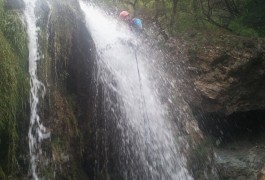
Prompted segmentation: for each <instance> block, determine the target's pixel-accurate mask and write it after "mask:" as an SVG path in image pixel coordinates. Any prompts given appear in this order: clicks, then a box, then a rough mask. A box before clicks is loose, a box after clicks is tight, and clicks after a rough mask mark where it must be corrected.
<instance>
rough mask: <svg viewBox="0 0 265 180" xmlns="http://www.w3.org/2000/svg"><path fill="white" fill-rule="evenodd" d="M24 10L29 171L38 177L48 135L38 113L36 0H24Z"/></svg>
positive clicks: (41, 90) (42, 91) (40, 92)
mask: <svg viewBox="0 0 265 180" xmlns="http://www.w3.org/2000/svg"><path fill="white" fill-rule="evenodd" d="M24 3H25V10H24V16H25V20H26V23H27V33H28V39H29V40H28V49H29V74H30V111H31V114H30V125H29V132H28V137H29V150H30V163H31V173H32V177H33V179H39V177H38V173H37V161H38V160H39V155H40V154H41V148H40V144H41V141H42V140H43V139H44V138H47V137H49V133H46V129H45V127H44V126H43V125H42V123H41V120H40V117H39V115H38V104H39V97H40V96H42V97H43V96H44V94H45V86H44V85H43V84H42V83H41V82H40V81H39V80H38V77H37V61H38V60H39V53H38V28H37V25H36V21H37V18H36V16H35V6H36V0H24Z"/></svg>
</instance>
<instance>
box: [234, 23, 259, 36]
mask: <svg viewBox="0 0 265 180" xmlns="http://www.w3.org/2000/svg"><path fill="white" fill-rule="evenodd" d="M229 27H230V28H231V29H232V30H233V32H235V33H237V34H239V35H242V36H254V37H258V36H259V34H258V32H257V31H256V30H255V29H254V28H250V27H247V26H244V25H243V24H242V22H241V21H240V20H238V21H236V20H235V21H232V22H231V23H230V24H229Z"/></svg>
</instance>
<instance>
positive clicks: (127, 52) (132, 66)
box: [80, 1, 192, 180]
mask: <svg viewBox="0 0 265 180" xmlns="http://www.w3.org/2000/svg"><path fill="white" fill-rule="evenodd" d="M80 6H81V8H82V10H83V12H84V15H85V19H86V25H87V28H88V30H89V31H90V33H91V35H92V38H93V40H94V42H95V45H96V49H97V53H98V60H97V64H98V75H97V77H96V80H97V81H100V83H102V84H103V86H104V87H103V89H104V98H103V101H104V102H102V103H103V104H104V106H105V112H106V113H109V114H110V115H109V116H108V115H105V123H106V124H112V125H111V126H107V125H106V126H105V129H104V131H106V132H108V134H111V135H112V136H113V138H112V144H115V145H114V146H115V151H116V154H118V155H116V157H117V158H116V159H115V160H114V161H116V164H118V165H119V168H118V169H120V174H121V176H122V177H123V178H124V179H172V180H173V179H174V180H176V179H185V180H186V179H192V177H191V176H190V175H189V173H188V171H187V169H186V158H185V157H184V156H183V155H182V153H181V152H180V149H181V147H180V144H179V143H178V142H177V133H178V132H177V131H178V130H177V129H178V128H177V127H176V124H175V123H174V122H172V121H171V120H170V119H169V118H168V107H167V105H166V104H165V103H163V104H162V103H161V101H160V93H161V91H159V90H158V86H159V84H158V83H157V82H154V81H155V80H154V77H157V76H159V74H155V76H154V74H153V73H157V70H155V69H154V67H155V66H153V65H152V63H153V62H155V60H154V59H153V58H156V57H154V55H152V54H151V52H152V51H151V47H148V46H147V45H143V44H142V41H141V39H140V38H138V37H136V35H135V34H133V33H132V32H131V31H130V29H129V28H128V27H127V25H126V24H123V23H122V22H119V21H118V20H116V19H114V18H112V17H110V16H107V14H106V13H105V12H104V11H102V10H100V9H99V8H97V7H96V6H94V5H91V4H87V3H85V2H83V1H80ZM161 79H163V78H161ZM159 92H160V93H159ZM108 117H112V118H108ZM110 121H111V122H110ZM115 142H116V143H115ZM105 144H106V146H107V144H108V142H105ZM108 153H109V152H108V147H106V154H107V155H106V156H107V158H106V159H105V161H108V156H110V155H111V154H108ZM98 163H104V164H107V163H108V162H97V164H98ZM99 166H100V165H98V167H99ZM96 169H97V168H96ZM107 171H110V170H107Z"/></svg>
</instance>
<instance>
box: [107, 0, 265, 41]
mask: <svg viewBox="0 0 265 180" xmlns="http://www.w3.org/2000/svg"><path fill="white" fill-rule="evenodd" d="M103 1H105V2H106V1H107V3H108V4H109V6H113V4H114V6H117V7H118V8H119V9H121V7H124V8H126V9H128V10H129V11H130V12H131V13H132V14H134V15H136V16H140V17H141V18H143V19H144V25H145V26H150V25H151V24H152V23H153V22H154V21H155V22H156V23H158V24H159V26H160V28H162V29H163V30H164V31H166V32H167V33H168V34H169V35H170V36H172V35H173V36H174V35H179V34H180V33H189V32H194V31H197V32H200V31H219V30H222V29H225V30H227V31H226V33H228V34H229V33H230V32H232V33H234V34H238V35H242V36H254V37H257V36H264V35H265V21H264V19H265V11H264V8H265V1H264V0H255V1H253V0H222V1H212V0H200V1H198V0H147V1H146V0H137V1H136V0H130V1H127V0H119V1H114V0H103ZM129 2H131V3H129ZM134 2H136V4H135V6H133V5H132V4H133V3H134ZM111 3H113V4H112V5H111ZM174 7H175V11H174ZM160 31H161V29H160ZM229 31H230V32H229Z"/></svg>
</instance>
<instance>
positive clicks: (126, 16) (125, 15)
mask: <svg viewBox="0 0 265 180" xmlns="http://www.w3.org/2000/svg"><path fill="white" fill-rule="evenodd" d="M129 15H130V14H129V13H128V11H122V12H121V13H120V18H121V19H123V20H126V19H128V18H129Z"/></svg>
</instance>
